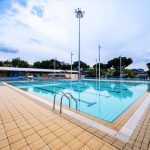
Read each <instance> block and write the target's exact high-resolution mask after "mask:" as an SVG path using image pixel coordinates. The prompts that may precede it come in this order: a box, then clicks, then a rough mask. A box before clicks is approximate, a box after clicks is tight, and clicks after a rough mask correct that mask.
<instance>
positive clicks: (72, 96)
mask: <svg viewBox="0 0 150 150" xmlns="http://www.w3.org/2000/svg"><path fill="white" fill-rule="evenodd" d="M66 94H69V95H70V96H71V98H72V99H73V100H74V101H75V103H76V110H77V100H76V99H75V98H74V97H73V96H72V94H71V93H65V95H66Z"/></svg>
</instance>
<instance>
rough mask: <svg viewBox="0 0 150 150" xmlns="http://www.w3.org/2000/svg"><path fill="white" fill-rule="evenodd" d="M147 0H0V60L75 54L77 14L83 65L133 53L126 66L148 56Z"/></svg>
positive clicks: (142, 61)
mask: <svg viewBox="0 0 150 150" xmlns="http://www.w3.org/2000/svg"><path fill="white" fill-rule="evenodd" d="M149 6H150V1H149V0H0V60H7V59H9V60H10V59H12V58H15V57H20V58H21V59H24V60H27V61H28V62H29V63H33V62H35V61H40V60H46V59H52V58H57V59H58V60H60V61H65V62H67V63H70V59H71V58H70V57H71V52H73V54H74V55H73V60H74V61H77V60H78V19H77V18H76V17H75V13H74V11H75V9H76V8H81V9H82V10H83V11H85V14H84V17H83V18H82V19H81V60H82V61H84V62H86V63H88V64H89V65H93V64H95V61H96V59H98V45H99V44H100V45H101V47H102V48H101V62H102V63H107V61H109V60H110V59H112V58H114V57H119V56H120V55H121V56H125V57H131V58H132V59H133V64H132V65H131V66H130V68H144V69H146V63H148V62H150V57H149V56H150V19H149V15H150V9H149Z"/></svg>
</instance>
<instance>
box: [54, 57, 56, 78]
mask: <svg viewBox="0 0 150 150" xmlns="http://www.w3.org/2000/svg"><path fill="white" fill-rule="evenodd" d="M55 59H56V58H54V78H55V69H56V61H55Z"/></svg>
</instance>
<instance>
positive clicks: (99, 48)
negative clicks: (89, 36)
mask: <svg viewBox="0 0 150 150" xmlns="http://www.w3.org/2000/svg"><path fill="white" fill-rule="evenodd" d="M98 50H99V80H100V78H101V64H100V63H101V46H100V45H99V46H98Z"/></svg>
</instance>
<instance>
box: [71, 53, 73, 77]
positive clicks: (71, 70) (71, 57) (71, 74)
mask: <svg viewBox="0 0 150 150" xmlns="http://www.w3.org/2000/svg"><path fill="white" fill-rule="evenodd" d="M72 56H73V53H72V52H71V79H72Z"/></svg>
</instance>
